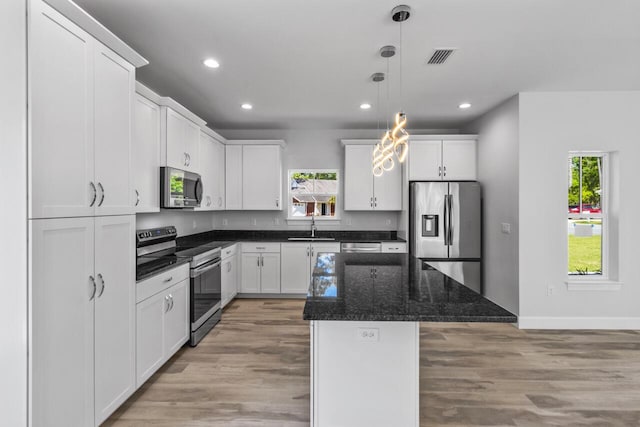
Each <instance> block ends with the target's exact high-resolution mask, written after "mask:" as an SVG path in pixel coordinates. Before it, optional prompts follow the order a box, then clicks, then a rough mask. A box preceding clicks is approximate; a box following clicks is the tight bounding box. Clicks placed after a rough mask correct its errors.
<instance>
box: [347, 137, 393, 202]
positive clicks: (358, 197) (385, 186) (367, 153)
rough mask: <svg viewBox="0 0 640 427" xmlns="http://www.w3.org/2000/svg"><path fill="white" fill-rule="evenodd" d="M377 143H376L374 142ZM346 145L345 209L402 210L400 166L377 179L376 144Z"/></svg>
mask: <svg viewBox="0 0 640 427" xmlns="http://www.w3.org/2000/svg"><path fill="white" fill-rule="evenodd" d="M371 142H374V141H371ZM343 143H344V144H345V161H344V169H345V171H344V172H345V173H344V209H345V210H360V211H362V210H365V211H368V210H379V211H398V210H402V165H401V164H400V163H398V162H397V160H396V164H395V167H394V168H393V169H392V170H390V171H385V172H384V174H382V176H379V177H376V176H374V175H373V164H372V160H373V148H374V146H373V145H372V144H363V143H356V144H349V143H348V141H343Z"/></svg>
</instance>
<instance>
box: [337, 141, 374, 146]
mask: <svg viewBox="0 0 640 427" xmlns="http://www.w3.org/2000/svg"><path fill="white" fill-rule="evenodd" d="M378 142H380V139H341V140H340V144H342V145H343V146H347V145H376V144H377V143H378Z"/></svg>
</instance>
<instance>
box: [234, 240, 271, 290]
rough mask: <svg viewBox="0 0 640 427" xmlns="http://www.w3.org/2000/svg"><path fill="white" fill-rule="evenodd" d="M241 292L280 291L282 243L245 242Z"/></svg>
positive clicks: (243, 245) (243, 246)
mask: <svg viewBox="0 0 640 427" xmlns="http://www.w3.org/2000/svg"><path fill="white" fill-rule="evenodd" d="M241 259H242V262H241V264H242V270H241V274H240V292H242V293H250V294H255V293H262V294H279V293H280V244H279V243H243V244H242V257H241Z"/></svg>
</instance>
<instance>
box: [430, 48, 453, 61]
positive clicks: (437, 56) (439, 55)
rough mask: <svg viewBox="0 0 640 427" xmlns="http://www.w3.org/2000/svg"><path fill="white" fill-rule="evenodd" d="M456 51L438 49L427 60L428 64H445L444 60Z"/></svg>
mask: <svg viewBox="0 0 640 427" xmlns="http://www.w3.org/2000/svg"><path fill="white" fill-rule="evenodd" d="M454 51H455V49H448V48H442V49H436V50H435V51H434V52H433V55H431V58H429V61H427V64H433V65H440V64H444V62H445V61H446V60H447V58H449V57H450V56H451V54H452V53H453V52H454Z"/></svg>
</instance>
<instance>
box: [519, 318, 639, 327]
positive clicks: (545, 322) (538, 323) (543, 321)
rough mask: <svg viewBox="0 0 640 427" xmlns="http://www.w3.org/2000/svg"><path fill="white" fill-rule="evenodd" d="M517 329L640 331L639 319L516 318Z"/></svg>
mask: <svg viewBox="0 0 640 427" xmlns="http://www.w3.org/2000/svg"><path fill="white" fill-rule="evenodd" d="M518 329H617V330H640V317H535V316H533V317H528V316H518Z"/></svg>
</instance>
